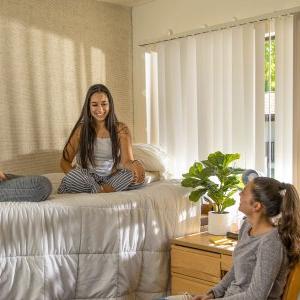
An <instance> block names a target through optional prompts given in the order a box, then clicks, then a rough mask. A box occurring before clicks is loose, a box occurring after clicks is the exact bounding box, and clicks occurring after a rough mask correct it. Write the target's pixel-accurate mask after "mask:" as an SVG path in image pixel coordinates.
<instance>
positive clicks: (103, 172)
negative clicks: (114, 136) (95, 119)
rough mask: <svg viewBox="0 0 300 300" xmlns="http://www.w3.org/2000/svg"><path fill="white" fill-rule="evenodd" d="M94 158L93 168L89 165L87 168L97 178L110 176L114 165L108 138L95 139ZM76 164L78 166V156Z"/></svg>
mask: <svg viewBox="0 0 300 300" xmlns="http://www.w3.org/2000/svg"><path fill="white" fill-rule="evenodd" d="M94 156H95V167H93V166H92V165H91V164H90V163H89V164H88V168H89V169H90V170H91V171H93V172H95V173H96V174H97V175H99V176H108V175H110V174H111V171H112V168H113V165H114V161H113V157H112V149H111V139H110V138H96V141H95V146H94ZM77 164H78V165H80V164H79V157H78V156H77Z"/></svg>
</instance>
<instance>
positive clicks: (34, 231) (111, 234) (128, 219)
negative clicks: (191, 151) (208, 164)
mask: <svg viewBox="0 0 300 300" xmlns="http://www.w3.org/2000/svg"><path fill="white" fill-rule="evenodd" d="M199 218H200V209H199V206H198V205H195V204H192V203H191V202H190V201H189V200H188V198H187V190H186V189H185V188H183V187H181V186H180V185H179V184H178V182H175V181H160V182H155V183H152V184H150V185H147V186H146V187H145V188H143V189H140V190H134V191H126V192H120V193H111V194H66V195H57V194H56V195H52V196H51V198H50V199H49V200H48V201H45V202H40V203H32V202H31V203H26V202H23V203H10V202H7V203H3V202H2V203H0V300H2V299H5V300H10V299H11V300H19V299H24V300H35V299H37V300H42V299H47V300H48V299H55V300H56V299H67V300H70V299H155V298H157V297H159V296H160V295H162V294H164V293H165V292H166V291H167V290H168V289H169V288H170V287H169V286H168V284H169V248H170V245H169V240H170V239H171V238H173V237H177V236H181V235H184V234H190V233H194V232H197V231H199V223H200V221H199Z"/></svg>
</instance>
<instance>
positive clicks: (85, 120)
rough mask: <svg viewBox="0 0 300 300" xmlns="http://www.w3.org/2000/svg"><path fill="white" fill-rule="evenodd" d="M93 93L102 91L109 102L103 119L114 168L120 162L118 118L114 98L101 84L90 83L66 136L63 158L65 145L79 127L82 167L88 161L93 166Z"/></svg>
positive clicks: (65, 149) (94, 123) (66, 154)
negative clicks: (107, 132) (71, 127)
mask: <svg viewBox="0 0 300 300" xmlns="http://www.w3.org/2000/svg"><path fill="white" fill-rule="evenodd" d="M95 93H104V94H105V95H106V96H107V98H108V102H109V113H108V115H107V117H106V119H105V127H106V129H107V130H108V131H109V135H110V139H111V143H112V156H113V161H114V168H115V167H116V166H117V165H118V164H119V162H120V143H119V138H118V134H117V127H118V124H119V122H118V119H117V117H116V114H115V108H114V100H113V97H112V95H111V93H110V91H109V89H108V88H107V87H106V86H105V85H103V84H94V85H92V86H91V87H90V88H89V89H88V91H87V93H86V96H85V102H84V105H83V107H82V110H81V113H80V117H79V119H78V121H77V122H76V124H75V126H74V128H73V129H72V131H71V134H70V136H69V138H68V141H67V143H66V145H65V147H64V150H63V157H64V159H66V160H68V157H69V153H68V149H67V146H68V144H69V142H70V140H71V137H72V136H73V134H74V133H75V131H76V130H77V129H78V128H79V127H80V140H79V159H80V164H81V166H82V168H84V169H86V168H87V166H88V162H90V163H91V164H92V166H95V160H94V143H95V139H96V134H97V133H96V122H95V120H94V118H93V117H92V115H91V111H90V102H91V97H92V95H93V94H95Z"/></svg>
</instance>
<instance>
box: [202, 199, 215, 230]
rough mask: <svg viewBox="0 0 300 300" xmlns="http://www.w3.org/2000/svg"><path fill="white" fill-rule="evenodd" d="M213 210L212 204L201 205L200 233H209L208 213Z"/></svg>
mask: <svg viewBox="0 0 300 300" xmlns="http://www.w3.org/2000/svg"><path fill="white" fill-rule="evenodd" d="M212 209H213V206H212V205H211V204H202V205H201V218H200V232H204V231H207V229H208V228H207V225H208V212H209V211H211V210H212Z"/></svg>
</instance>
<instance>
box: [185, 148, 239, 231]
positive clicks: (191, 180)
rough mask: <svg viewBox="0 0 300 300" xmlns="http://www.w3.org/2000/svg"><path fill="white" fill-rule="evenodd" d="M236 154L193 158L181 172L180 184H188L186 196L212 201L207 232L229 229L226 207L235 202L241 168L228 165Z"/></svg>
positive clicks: (217, 153) (234, 159) (192, 199)
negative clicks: (188, 188) (194, 159)
mask: <svg viewBox="0 0 300 300" xmlns="http://www.w3.org/2000/svg"><path fill="white" fill-rule="evenodd" d="M239 158H240V155H239V154H238V153H231V154H223V153H222V152H220V151H217V152H214V153H211V154H209V156H208V158H207V159H206V160H202V161H200V162H195V163H194V164H193V165H192V166H191V167H190V169H189V172H188V173H186V174H183V175H182V176H183V177H184V179H183V180H182V181H181V184H182V186H184V187H192V188H193V190H192V191H191V192H190V194H189V199H190V200H191V201H193V202H197V201H199V199H200V198H202V197H203V196H205V199H206V200H208V201H210V202H212V203H213V205H214V211H211V212H209V214H208V232H209V233H211V234H216V235H224V234H226V232H227V231H228V230H229V214H228V212H226V208H227V207H230V206H232V205H234V204H235V200H234V198H233V196H234V194H235V193H236V192H237V191H238V190H239V189H240V188H241V187H242V183H241V180H240V177H241V176H240V174H241V173H242V172H243V171H244V170H243V169H241V168H236V167H233V166H231V165H232V163H233V162H234V161H236V160H238V159H239Z"/></svg>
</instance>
